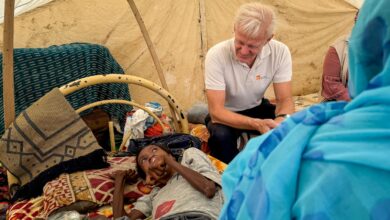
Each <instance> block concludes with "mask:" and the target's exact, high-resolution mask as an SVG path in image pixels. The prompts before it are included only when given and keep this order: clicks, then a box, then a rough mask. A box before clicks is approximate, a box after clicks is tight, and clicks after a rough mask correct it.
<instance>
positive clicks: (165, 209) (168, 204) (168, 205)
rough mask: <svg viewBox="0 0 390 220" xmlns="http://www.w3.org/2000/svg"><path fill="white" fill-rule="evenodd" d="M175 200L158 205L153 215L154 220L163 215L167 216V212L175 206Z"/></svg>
mask: <svg viewBox="0 0 390 220" xmlns="http://www.w3.org/2000/svg"><path fill="white" fill-rule="evenodd" d="M175 202H176V200H171V201H167V202H164V203H162V204H161V205H159V206H158V207H157V209H156V214H155V215H154V218H155V219H159V218H161V217H162V216H163V215H165V214H167V213H168V212H169V211H171V209H172V206H173V204H175Z"/></svg>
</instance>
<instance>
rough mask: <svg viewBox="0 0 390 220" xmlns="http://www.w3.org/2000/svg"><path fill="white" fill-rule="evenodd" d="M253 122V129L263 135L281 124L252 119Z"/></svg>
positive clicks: (270, 120) (269, 120)
mask: <svg viewBox="0 0 390 220" xmlns="http://www.w3.org/2000/svg"><path fill="white" fill-rule="evenodd" d="M251 121H252V126H253V128H254V129H255V130H257V131H259V132H260V133H261V134H264V133H266V132H267V131H269V130H271V129H273V128H275V127H276V126H278V124H279V123H277V122H275V121H274V120H272V119H258V118H251Z"/></svg>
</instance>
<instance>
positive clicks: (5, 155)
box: [0, 88, 108, 200]
mask: <svg viewBox="0 0 390 220" xmlns="http://www.w3.org/2000/svg"><path fill="white" fill-rule="evenodd" d="M0 161H1V162H2V164H3V165H4V166H5V167H6V168H7V169H8V170H9V171H10V172H11V173H12V174H14V175H15V176H16V178H17V179H18V180H19V181H20V184H21V185H22V187H21V188H20V189H19V190H18V191H17V193H16V194H15V195H14V198H13V199H14V200H15V199H18V198H30V197H33V196H38V195H40V194H41V193H42V188H43V186H44V184H45V183H46V182H47V181H50V180H52V179H54V178H55V177H57V176H58V175H60V174H61V173H64V172H65V173H71V172H75V171H79V170H86V169H93V168H103V167H106V166H107V165H108V164H107V163H106V158H105V152H104V150H103V149H102V148H101V147H100V146H99V145H98V144H97V141H96V139H95V137H94V136H93V134H92V132H91V130H90V129H89V128H88V127H87V125H86V124H85V123H84V121H83V120H82V119H81V118H80V116H79V115H78V114H76V112H75V111H74V110H73V108H72V107H71V105H70V104H69V103H68V102H67V101H66V99H65V97H64V96H63V94H62V93H61V92H60V91H59V90H58V89H57V88H55V89H53V90H52V91H50V92H49V93H47V94H46V95H45V96H43V97H42V98H41V99H39V100H38V101H36V102H35V103H34V104H32V105H31V106H30V107H29V108H27V109H26V110H25V111H23V112H22V113H21V114H20V115H19V116H18V117H17V118H16V120H15V121H14V123H13V124H11V126H10V127H9V128H8V129H6V131H5V133H4V135H3V137H2V138H1V141H0Z"/></svg>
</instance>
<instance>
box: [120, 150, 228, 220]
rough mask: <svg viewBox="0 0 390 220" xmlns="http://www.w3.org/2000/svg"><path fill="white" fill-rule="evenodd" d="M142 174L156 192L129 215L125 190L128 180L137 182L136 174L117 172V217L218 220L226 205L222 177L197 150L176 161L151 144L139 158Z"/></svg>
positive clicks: (133, 172)
mask: <svg viewBox="0 0 390 220" xmlns="http://www.w3.org/2000/svg"><path fill="white" fill-rule="evenodd" d="M136 160H137V170H138V175H139V176H140V177H141V178H143V179H145V180H146V183H147V184H149V185H153V186H155V187H154V189H153V190H152V192H151V193H150V194H148V195H145V196H143V197H141V198H139V199H138V200H137V202H136V203H135V206H134V208H133V209H132V211H131V212H130V214H128V215H127V216H126V213H125V211H124V209H123V189H124V183H125V181H126V180H128V181H135V180H136V179H137V175H136V173H135V171H133V170H132V171H128V172H126V171H120V172H117V173H115V191H114V200H113V212H114V213H113V214H114V218H119V217H123V216H126V217H124V218H122V219H144V218H146V217H148V216H152V218H153V219H161V220H168V219H175V220H181V219H206V220H207V219H217V218H218V215H219V212H220V210H221V207H222V205H223V195H222V190H221V176H220V174H219V173H218V171H217V170H216V169H215V167H214V165H212V164H211V162H210V160H209V158H208V157H207V155H205V154H204V153H203V152H202V151H200V150H198V149H196V148H189V149H187V150H185V151H184V153H183V157H182V159H181V161H179V162H178V161H176V159H175V157H174V156H173V155H172V154H171V152H170V150H169V149H168V148H166V147H164V146H158V145H149V146H146V147H144V148H143V149H141V150H140V151H139V152H138V154H137V157H136Z"/></svg>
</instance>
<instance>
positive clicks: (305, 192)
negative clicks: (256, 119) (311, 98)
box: [220, 0, 390, 220]
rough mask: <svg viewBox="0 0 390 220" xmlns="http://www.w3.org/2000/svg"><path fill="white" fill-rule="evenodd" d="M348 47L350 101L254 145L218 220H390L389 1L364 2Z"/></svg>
mask: <svg viewBox="0 0 390 220" xmlns="http://www.w3.org/2000/svg"><path fill="white" fill-rule="evenodd" d="M349 45H350V46H349V67H350V78H349V90H350V94H351V97H353V100H352V101H351V102H350V103H347V102H328V103H322V104H318V105H314V106H312V107H310V108H308V109H306V110H304V111H300V112H298V113H296V114H294V115H293V116H292V117H290V118H288V119H287V120H285V121H284V122H283V123H282V124H281V125H280V126H279V127H277V128H276V129H274V130H273V131H271V132H268V133H266V134H264V135H261V136H260V137H257V138H254V139H252V140H251V141H250V142H249V143H248V144H247V146H246V147H245V149H244V150H243V151H242V152H241V153H240V154H239V155H237V157H236V158H235V159H234V160H233V161H232V162H231V163H230V164H229V166H228V168H227V170H226V171H225V172H224V174H223V176H222V186H223V191H224V193H225V196H226V201H225V205H224V207H223V209H222V212H221V215H220V219H244V220H249V219H271V220H275V219H276V220H278V219H305V220H310V219H319V220H325V219H343V220H344V219H390V0H365V2H364V5H363V7H362V9H361V11H360V13H359V18H358V21H357V23H356V24H355V26H354V29H353V31H352V35H351V39H350V42H349Z"/></svg>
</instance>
